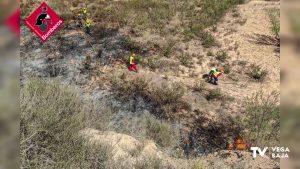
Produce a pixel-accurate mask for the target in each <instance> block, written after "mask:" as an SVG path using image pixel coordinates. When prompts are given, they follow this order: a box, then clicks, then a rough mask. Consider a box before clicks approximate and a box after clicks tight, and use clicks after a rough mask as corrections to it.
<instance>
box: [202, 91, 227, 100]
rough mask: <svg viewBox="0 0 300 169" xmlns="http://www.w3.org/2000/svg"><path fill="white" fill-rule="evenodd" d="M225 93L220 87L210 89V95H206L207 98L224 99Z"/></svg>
mask: <svg viewBox="0 0 300 169" xmlns="http://www.w3.org/2000/svg"><path fill="white" fill-rule="evenodd" d="M223 97H224V96H223V94H222V92H221V90H220V89H212V90H209V93H208V95H207V96H206V99H207V100H221V99H223Z"/></svg>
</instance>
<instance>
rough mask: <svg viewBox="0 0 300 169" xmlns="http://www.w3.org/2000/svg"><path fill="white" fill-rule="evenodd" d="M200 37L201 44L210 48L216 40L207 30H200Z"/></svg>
mask: <svg viewBox="0 0 300 169" xmlns="http://www.w3.org/2000/svg"><path fill="white" fill-rule="evenodd" d="M200 38H201V40H202V45H203V47H205V48H210V47H212V46H214V45H216V40H215V38H214V37H213V35H212V34H210V33H208V32H202V33H200Z"/></svg>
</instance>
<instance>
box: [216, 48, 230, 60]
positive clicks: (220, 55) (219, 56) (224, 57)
mask: <svg viewBox="0 0 300 169" xmlns="http://www.w3.org/2000/svg"><path fill="white" fill-rule="evenodd" d="M228 58H229V56H228V54H227V52H226V51H224V50H222V51H218V52H217V55H216V59H218V60H219V61H221V62H225V61H227V59H228Z"/></svg>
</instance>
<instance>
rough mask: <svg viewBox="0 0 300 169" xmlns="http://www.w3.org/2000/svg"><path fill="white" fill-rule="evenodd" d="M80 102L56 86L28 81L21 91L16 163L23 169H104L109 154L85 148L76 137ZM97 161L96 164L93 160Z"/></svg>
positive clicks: (81, 115)
mask: <svg viewBox="0 0 300 169" xmlns="http://www.w3.org/2000/svg"><path fill="white" fill-rule="evenodd" d="M85 110H86V107H85V105H84V101H83V100H81V99H80V98H79V95H78V93H76V92H74V89H73V88H70V87H66V86H63V85H61V84H58V83H57V82H49V81H43V80H37V79H35V80H31V81H29V82H28V83H27V84H26V85H25V86H24V88H23V89H22V91H21V118H20V119H21V121H20V142H21V143H20V159H21V166H22V167H23V168H86V167H87V166H103V165H106V162H107V161H108V158H109V157H110V156H111V155H110V154H109V153H110V151H106V150H108V149H106V148H104V147H100V149H101V151H102V153H101V154H98V153H95V147H93V148H88V147H86V145H84V142H83V140H82V139H81V137H80V136H79V134H78V133H79V131H80V130H81V129H82V128H83V127H84V125H85V124H84V122H85V121H84V113H85ZM95 159H97V160H95Z"/></svg>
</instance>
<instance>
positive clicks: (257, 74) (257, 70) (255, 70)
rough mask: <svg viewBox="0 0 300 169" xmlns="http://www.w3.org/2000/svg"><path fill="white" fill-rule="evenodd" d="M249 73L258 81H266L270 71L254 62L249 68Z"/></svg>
mask: <svg viewBox="0 0 300 169" xmlns="http://www.w3.org/2000/svg"><path fill="white" fill-rule="evenodd" d="M248 75H249V77H251V78H253V79H255V80H257V81H264V80H265V78H266V77H267V75H268V71H267V70H264V69H263V68H261V67H260V66H258V65H255V64H252V65H251V66H250V68H249V72H248Z"/></svg>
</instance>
